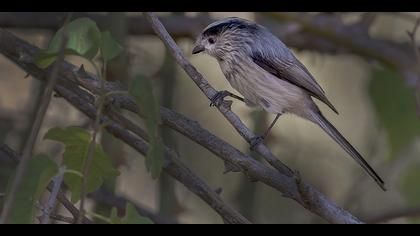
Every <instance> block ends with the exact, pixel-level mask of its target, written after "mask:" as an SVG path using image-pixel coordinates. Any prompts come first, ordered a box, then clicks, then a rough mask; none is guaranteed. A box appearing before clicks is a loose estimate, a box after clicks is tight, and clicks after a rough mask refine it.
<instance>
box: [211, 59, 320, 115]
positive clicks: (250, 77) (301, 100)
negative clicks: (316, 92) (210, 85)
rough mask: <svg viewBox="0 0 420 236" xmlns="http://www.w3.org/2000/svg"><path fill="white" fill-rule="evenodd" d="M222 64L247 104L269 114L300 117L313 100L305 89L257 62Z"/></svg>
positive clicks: (232, 84)
mask: <svg viewBox="0 0 420 236" xmlns="http://www.w3.org/2000/svg"><path fill="white" fill-rule="evenodd" d="M219 64H220V67H221V70H222V72H223V74H224V75H225V77H226V79H227V80H228V81H229V83H230V85H231V86H232V87H233V88H234V89H236V90H237V91H238V92H239V93H241V94H242V95H243V96H244V98H245V100H247V101H248V102H247V103H249V104H255V105H258V106H261V107H262V108H264V109H265V110H267V111H269V112H272V113H284V112H291V113H295V114H298V115H300V113H301V112H302V110H304V109H305V107H306V106H307V105H308V104H309V103H310V102H311V101H312V100H310V97H309V95H308V94H306V93H305V92H304V91H303V90H302V89H301V88H299V87H297V86H295V85H293V84H291V83H289V82H288V81H286V80H283V79H280V78H277V77H276V76H274V75H272V74H270V73H268V72H267V71H265V70H264V69H263V68H261V67H259V66H258V65H257V64H255V63H254V62H250V61H246V60H241V61H234V62H229V61H227V60H224V61H219ZM308 99H309V100H308Z"/></svg>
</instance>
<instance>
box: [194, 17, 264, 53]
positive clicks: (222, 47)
mask: <svg viewBox="0 0 420 236" xmlns="http://www.w3.org/2000/svg"><path fill="white" fill-rule="evenodd" d="M259 30H260V26H259V25H257V24H256V23H254V22H252V21H249V20H245V19H241V18H238V17H229V18H225V19H221V20H218V21H216V22H213V23H211V24H210V25H208V26H207V27H206V28H205V29H204V30H203V31H202V32H201V33H200V35H198V37H197V39H196V41H195V44H194V49H193V51H192V53H193V54H197V53H201V52H204V53H207V54H209V55H210V56H213V57H215V58H216V59H223V58H224V57H225V56H228V55H229V54H231V53H235V52H236V53H241V52H246V51H247V50H251V45H252V41H253V39H254V38H255V37H254V36H255V35H257V33H258V31H259Z"/></svg>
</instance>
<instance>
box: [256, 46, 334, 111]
mask: <svg viewBox="0 0 420 236" xmlns="http://www.w3.org/2000/svg"><path fill="white" fill-rule="evenodd" d="M277 40H278V39H277ZM277 42H280V44H279V45H276V46H278V48H277V50H276V48H274V49H273V48H269V49H265V48H267V47H259V49H260V50H259V51H257V52H255V51H254V52H252V55H251V57H252V59H253V61H254V63H256V64H257V65H258V66H260V67H261V68H263V69H265V70H266V71H267V72H269V73H271V74H273V75H275V76H276V77H278V78H279V79H284V80H287V81H288V82H290V83H292V84H294V85H296V86H298V87H301V88H303V89H305V90H306V91H308V92H309V94H311V95H312V96H314V97H316V98H317V99H319V100H321V101H322V102H324V103H325V104H327V105H328V106H329V107H330V108H331V109H332V110H333V111H334V112H335V113H337V114H338V112H337V109H335V107H334V106H333V105H332V103H331V102H330V101H329V100H328V98H327V97H326V96H325V93H324V91H323V90H322V88H321V86H319V84H318V83H317V82H316V80H315V79H314V77H313V76H312V75H311V73H310V72H309V71H308V70H307V69H306V67H305V66H304V65H303V64H302V63H301V62H299V60H298V59H296V57H295V56H294V55H293V54H292V52H290V50H289V49H287V47H286V46H285V45H284V44H283V43H281V41H279V40H278V41H277ZM277 51H278V52H277ZM267 58H270V59H267Z"/></svg>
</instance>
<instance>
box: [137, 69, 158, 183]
mask: <svg viewBox="0 0 420 236" xmlns="http://www.w3.org/2000/svg"><path fill="white" fill-rule="evenodd" d="M130 94H131V95H133V96H134V97H135V98H136V101H137V103H138V105H139V107H140V109H141V111H142V113H143V114H145V116H146V118H145V123H146V128H147V131H148V134H149V137H150V142H149V144H150V145H149V150H148V152H147V155H146V160H145V163H146V167H147V170H148V171H150V172H151V174H152V178H154V179H156V178H158V177H159V175H160V173H161V171H162V165H163V160H164V145H163V143H162V140H161V137H160V133H159V124H160V113H159V104H158V103H157V101H156V99H155V97H154V95H153V85H152V81H151V80H150V79H149V78H147V77H145V76H142V75H139V76H137V77H136V79H134V80H133V82H132V83H131V86H130Z"/></svg>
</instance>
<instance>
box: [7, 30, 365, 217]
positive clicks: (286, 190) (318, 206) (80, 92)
mask: <svg viewBox="0 0 420 236" xmlns="http://www.w3.org/2000/svg"><path fill="white" fill-rule="evenodd" d="M34 51H36V49H35V48H34V47H33V46H31V45H29V44H27V43H25V42H24V41H22V40H20V39H18V38H16V37H15V36H13V35H11V34H10V33H8V32H6V31H4V30H3V31H2V30H0V52H2V53H3V54H4V55H6V56H7V57H8V58H9V59H11V60H12V61H14V62H15V63H17V64H18V65H19V66H20V67H21V68H22V69H24V70H25V71H26V72H28V73H30V74H31V75H33V76H34V77H35V78H38V79H43V78H44V77H43V75H44V71H42V70H40V69H39V68H37V67H36V66H35V65H33V63H32V62H31V60H21V59H20V58H22V57H23V58H31V57H32V56H33V53H34ZM63 67H65V68H64V69H63V70H62V76H63V78H62V79H60V80H59V82H58V85H57V86H56V91H58V92H59V93H60V94H61V95H62V96H63V97H64V98H65V99H66V100H68V101H70V102H71V103H72V104H73V105H74V106H75V107H76V108H78V109H79V110H82V111H83V112H84V113H85V114H88V115H89V114H90V115H89V116H90V117H91V118H92V116H91V115H92V114H94V111H92V110H91V108H90V107H89V103H91V102H92V101H90V100H89V99H92V98H89V96H90V95H89V94H87V93H86V92H85V90H84V89H80V88H79V87H77V86H75V85H74V84H72V83H70V82H71V81H75V80H76V78H75V77H76V76H75V74H77V72H75V71H77V69H75V68H74V66H72V65H70V64H68V63H65V64H64V65H63ZM197 73H198V72H197ZM89 78H90V79H88V78H83V79H82V80H81V81H80V79H78V80H77V81H78V82H80V83H83V84H82V85H83V86H91V87H94V86H95V83H96V85H97V86H99V83H98V82H99V81H98V80H97V78H96V79H95V78H93V77H89ZM111 85H112V84H111V83H107V85H106V87H107V88H108V89H112V86H111ZM208 86H209V85H208ZM113 87H114V88H113V89H114V91H115V89H116V88H115V87H116V86H113ZM70 90H71V91H70ZM75 91H77V92H75ZM116 102H117V103H119V101H116ZM133 109H134V110H136V108H133ZM133 109H131V110H133ZM92 112H93V113H92ZM162 114H163V113H162ZM168 119H169V118H168ZM238 119H239V118H238ZM239 121H240V120H239ZM186 122H187V123H190V124H191V121H188V120H187V121H186ZM180 127H181V126H180ZM198 127H199V126H198ZM186 128H188V126H187V127H186ZM245 128H246V127H245ZM107 129H108V131H110V132H111V133H113V134H114V135H115V136H117V137H119V138H121V139H122V140H124V141H125V142H126V143H128V144H129V145H130V146H132V147H134V148H135V149H136V150H139V151H141V150H144V149H145V147H144V144H145V143H144V141H141V142H140V141H139V142H137V141H136V140H137V139H136V138H135V136H134V135H132V134H130V133H128V132H127V131H126V130H125V129H123V128H122V127H121V126H119V125H117V124H113V125H109V126H108V127H107ZM199 132H203V130H200V131H199ZM249 132H250V131H249ZM181 133H182V132H181ZM251 134H252V133H251ZM192 136H193V135H192ZM213 137H214V139H208V140H207V142H205V140H201V141H200V140H199V137H195V138H196V140H194V141H196V142H199V143H200V142H201V143H203V145H204V144H205V145H207V146H208V147H209V148H210V149H212V150H213V152H214V153H218V155H221V157H223V158H226V160H229V161H230V162H231V163H238V166H240V165H242V167H243V169H242V170H243V171H244V172H245V173H254V175H255V176H256V177H258V178H259V180H260V181H261V182H264V183H266V184H268V185H270V186H273V187H274V186H275V188H276V189H278V190H279V191H281V192H282V193H283V194H284V195H285V196H287V197H290V198H292V199H294V200H296V201H298V202H299V203H300V204H302V205H303V206H304V207H305V208H307V209H309V210H310V211H312V212H314V213H315V214H318V215H320V216H321V217H322V218H324V219H326V220H327V221H329V222H333V223H360V221H359V220H358V219H357V218H355V217H354V216H352V215H351V214H350V213H348V212H347V211H345V210H343V209H341V208H339V207H337V206H336V205H335V204H334V203H332V202H331V201H330V200H329V199H327V198H326V197H325V196H323V195H322V194H321V193H319V192H318V191H317V190H315V189H314V188H313V187H310V186H308V185H307V184H306V183H304V182H300V181H297V180H299V178H298V176H297V175H294V174H293V175H291V176H289V175H285V174H280V173H279V172H277V171H274V170H272V169H270V168H267V167H266V166H264V165H262V164H261V163H259V162H256V161H255V160H253V159H252V158H250V157H249V156H245V157H246V158H242V159H237V158H238V157H237V156H239V157H241V155H244V154H241V152H239V151H238V150H236V149H234V148H233V147H231V146H230V145H229V144H227V145H225V144H224V143H225V142H223V141H222V142H219V143H216V144H214V143H212V142H213V141H215V140H220V139H218V138H217V137H216V136H213ZM250 137H251V136H250ZM140 144H142V145H140ZM219 144H220V145H219ZM222 144H223V145H222ZM139 145H140V146H139ZM209 145H212V146H209ZM142 146H143V147H142ZM217 147H220V148H225V147H229V148H227V149H219V148H217ZM230 147H231V148H230ZM235 153H236V156H235ZM229 157H230V158H231V159H227V158H229ZM286 168H287V167H286ZM287 169H288V168H287ZM167 171H168V172H169V171H170V170H167ZM173 172H174V173H176V172H175V171H173ZM269 182H272V183H271V184H269ZM202 198H204V197H202Z"/></svg>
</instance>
